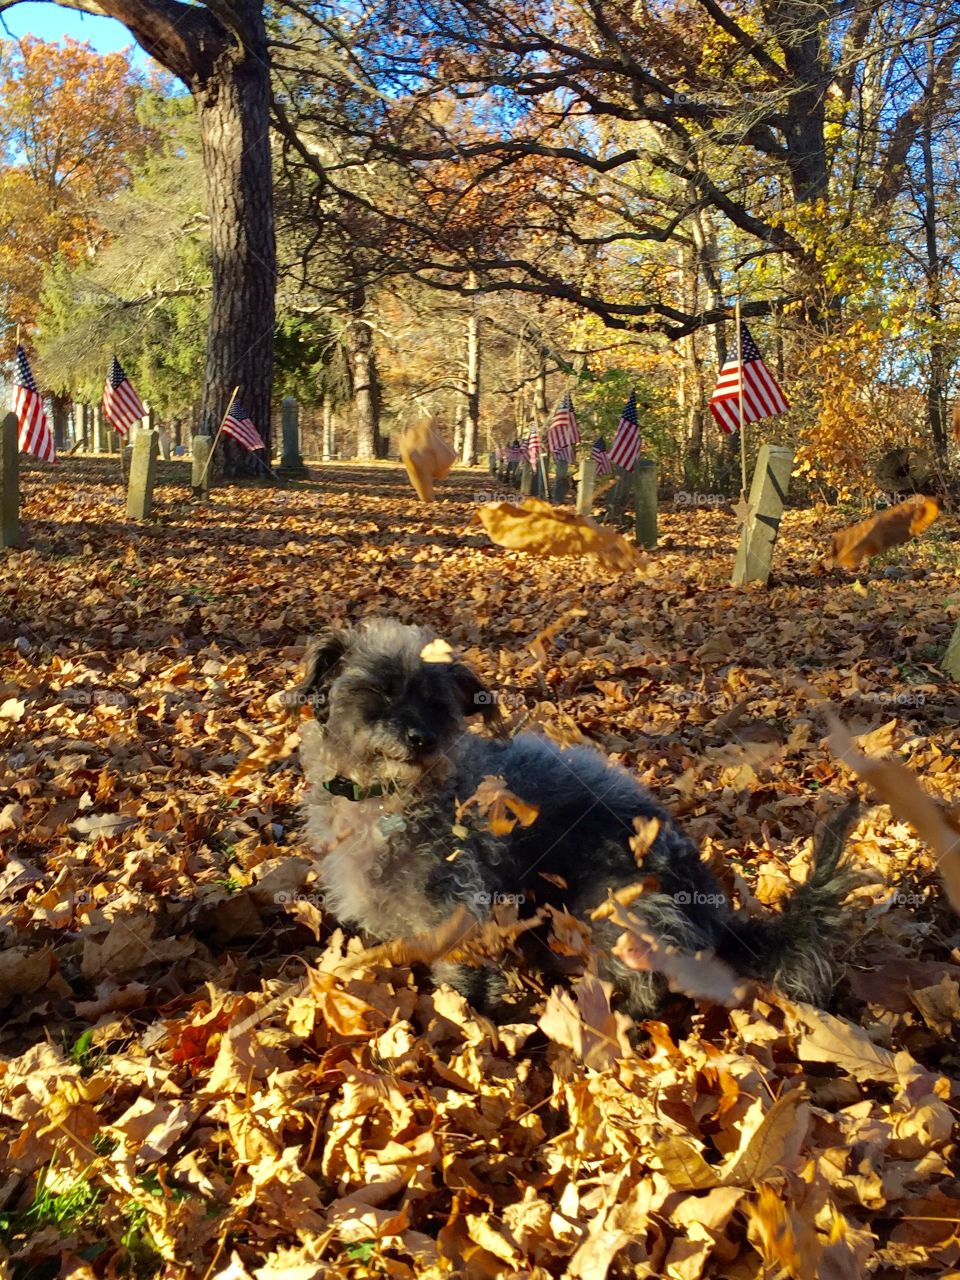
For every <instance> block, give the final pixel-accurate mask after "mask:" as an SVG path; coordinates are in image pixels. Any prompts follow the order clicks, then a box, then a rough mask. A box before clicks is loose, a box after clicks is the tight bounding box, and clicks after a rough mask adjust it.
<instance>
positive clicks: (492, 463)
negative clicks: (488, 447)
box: [487, 453, 497, 476]
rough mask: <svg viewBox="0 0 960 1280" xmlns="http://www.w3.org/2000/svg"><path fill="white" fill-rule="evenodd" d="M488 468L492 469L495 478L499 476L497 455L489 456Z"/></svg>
mask: <svg viewBox="0 0 960 1280" xmlns="http://www.w3.org/2000/svg"><path fill="white" fill-rule="evenodd" d="M487 466H488V467H489V469H490V474H491V475H492V476H495V475H496V474H497V455H496V454H495V453H488V454H487Z"/></svg>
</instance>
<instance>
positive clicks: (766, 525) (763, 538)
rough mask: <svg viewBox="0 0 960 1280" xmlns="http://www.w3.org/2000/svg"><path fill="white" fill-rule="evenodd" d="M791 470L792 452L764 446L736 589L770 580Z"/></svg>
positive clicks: (738, 561) (736, 565)
mask: <svg viewBox="0 0 960 1280" xmlns="http://www.w3.org/2000/svg"><path fill="white" fill-rule="evenodd" d="M792 470H793V450H792V449H787V448H784V447H783V446H782V445H776V444H765V445H761V447H760V455H759V457H758V458H757V467H756V470H755V471H754V473H753V483H752V484H751V486H750V498H749V502H750V514H749V515H748V517H747V519H746V521H745V523H744V526H743V532H742V534H741V536H740V549H739V550H738V552H737V559H736V562H735V563H734V566H733V584H734V586H742V585H743V584H744V583H745V582H764V583H765V582H766V581H767V579H768V578H769V576H770V565H771V563H772V561H773V548H774V547H775V546H776V543H777V534H778V533H779V531H780V519H781V517H782V515H783V508H784V504H785V503H786V500H787V493H788V492H789V489H790V472H791V471H792Z"/></svg>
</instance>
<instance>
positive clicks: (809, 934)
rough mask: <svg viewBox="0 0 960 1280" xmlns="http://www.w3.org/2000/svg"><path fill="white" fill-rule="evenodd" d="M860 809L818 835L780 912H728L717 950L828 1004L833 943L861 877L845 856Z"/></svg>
mask: <svg viewBox="0 0 960 1280" xmlns="http://www.w3.org/2000/svg"><path fill="white" fill-rule="evenodd" d="M859 813H860V806H859V804H858V803H857V802H856V801H854V802H852V803H850V804H848V805H845V806H844V808H843V809H841V810H839V811H838V812H837V813H836V814H835V815H834V816H833V817H832V818H831V819H830V820H829V822H827V823H825V824H824V826H823V828H822V830H821V831H820V834H819V835H818V837H817V840H816V843H815V846H814V853H813V868H812V870H811V872H810V876H809V878H808V879H807V880H806V882H805V883H804V884H802V885H800V886H799V887H798V888H797V889H796V890H794V892H793V893H792V894H791V895H790V897H789V898H787V900H786V902H785V904H784V907H783V910H782V911H781V912H780V914H779V915H777V916H774V915H772V914H770V915H768V916H767V917H766V918H758V919H754V918H751V917H748V916H746V915H745V914H743V913H736V914H733V915H732V916H728V917H727V919H726V920H725V921H724V924H725V926H726V927H725V928H724V929H723V930H722V934H723V936H722V937H721V938H720V939H719V942H718V946H717V952H718V954H719V955H720V956H721V957H722V958H723V959H724V960H727V961H728V962H729V963H730V964H732V965H733V966H734V967H735V968H736V969H737V970H738V971H739V972H740V973H744V974H749V975H750V976H752V977H756V978H760V979H762V980H763V981H764V982H769V983H772V984H774V985H776V986H778V987H779V988H780V989H781V990H782V991H784V992H785V993H786V994H787V995H788V996H791V997H792V998H793V999H795V1000H803V1001H805V1002H807V1003H809V1004H820V1005H822V1004H825V1003H826V1001H827V999H828V998H829V996H830V993H831V991H832V990H833V986H834V982H835V968H836V962H835V958H834V954H833V951H834V947H833V944H835V943H836V941H837V940H838V939H839V938H840V936H841V935H842V933H843V931H844V919H845V917H844V912H843V910H842V906H843V902H844V899H845V898H846V897H847V895H848V894H849V892H850V891H851V889H853V888H854V887H855V886H856V885H857V884H859V883H861V881H862V877H861V875H860V874H859V873H858V872H857V871H856V870H855V869H854V868H853V867H852V866H851V864H850V861H849V859H847V858H845V857H844V848H845V845H846V842H847V837H848V836H849V834H850V832H851V830H852V829H853V827H854V825H855V823H856V821H857V818H858V816H859Z"/></svg>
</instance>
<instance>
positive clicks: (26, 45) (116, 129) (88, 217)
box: [0, 36, 158, 325]
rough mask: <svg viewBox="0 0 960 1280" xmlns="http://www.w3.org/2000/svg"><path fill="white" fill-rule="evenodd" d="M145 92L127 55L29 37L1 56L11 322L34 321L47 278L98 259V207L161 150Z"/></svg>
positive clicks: (2, 181)
mask: <svg viewBox="0 0 960 1280" xmlns="http://www.w3.org/2000/svg"><path fill="white" fill-rule="evenodd" d="M143 93H144V85H143V84H142V83H141V81H140V80H139V79H138V78H137V77H136V76H135V75H134V73H133V71H132V69H131V65H130V59H129V57H128V55H127V54H126V53H110V54H99V53H95V52H94V51H93V50H92V49H91V47H90V46H89V45H88V44H81V43H78V42H77V41H75V40H70V39H66V40H64V42H63V44H62V45H56V44H49V43H47V42H45V41H43V40H38V39H35V38H34V37H31V36H28V37H26V38H25V39H24V40H21V41H19V42H18V43H17V44H16V45H13V44H8V45H4V46H3V49H2V54H0V294H2V297H3V310H4V313H5V314H6V316H7V317H8V318H9V319H10V320H11V321H13V322H17V323H21V324H26V325H29V324H30V323H31V322H32V321H33V319H34V316H35V314H36V310H37V305H38V302H39V297H40V290H41V285H42V281H43V277H44V272H45V271H47V270H49V268H50V267H51V266H52V265H53V263H54V261H55V259H56V258H57V256H58V255H60V256H61V257H62V258H63V259H64V260H65V261H66V262H68V263H70V262H77V261H80V260H82V259H83V258H85V257H89V256H92V254H93V253H94V251H95V250H96V248H97V246H98V245H99V244H100V242H101V238H102V234H103V233H102V228H101V227H100V226H99V225H98V223H97V220H96V218H95V217H94V216H93V209H94V206H95V204H96V202H97V201H98V200H101V199H102V198H103V197H105V196H109V195H111V194H113V193H114V192H116V191H118V190H119V189H120V188H122V187H123V186H125V185H126V184H127V182H128V181H129V179H130V174H131V171H132V169H133V167H134V166H135V165H136V164H137V163H138V162H139V161H141V160H142V159H143V157H144V155H145V154H146V153H147V152H148V151H149V150H150V149H151V148H152V147H154V146H156V145H157V142H158V139H157V137H156V135H155V134H154V132H153V130H152V129H151V128H150V127H149V126H148V125H145V124H143V123H141V121H140V119H139V118H138V114H137V106H138V103H139V101H140V99H141V97H142V95H143Z"/></svg>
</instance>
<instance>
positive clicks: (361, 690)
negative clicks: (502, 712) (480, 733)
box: [285, 618, 498, 786]
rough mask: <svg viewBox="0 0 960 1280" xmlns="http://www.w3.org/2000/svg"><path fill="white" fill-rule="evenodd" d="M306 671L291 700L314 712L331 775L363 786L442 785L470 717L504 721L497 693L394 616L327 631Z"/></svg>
mask: <svg viewBox="0 0 960 1280" xmlns="http://www.w3.org/2000/svg"><path fill="white" fill-rule="evenodd" d="M428 646H432V647H431V648H428ZM425 651H426V657H425V656H424V652H425ZM431 659H433V660H431ZM304 663H305V667H306V672H305V677H304V680H303V681H302V683H301V684H300V685H299V686H298V687H297V688H296V689H294V690H292V691H291V692H290V693H289V694H287V695H286V698H285V701H286V702H287V704H288V705H295V704H298V703H299V704H301V705H302V704H303V703H305V702H307V703H310V704H311V705H312V706H313V708H314V713H315V715H316V718H317V721H318V722H319V724H320V726H321V728H322V734H323V754H324V756H325V757H326V760H327V761H328V763H329V767H330V768H331V769H332V770H333V771H334V772H335V773H336V774H337V775H339V776H342V777H344V778H347V779H350V780H352V781H354V782H356V783H358V784H360V785H361V786H370V785H372V784H392V785H404V784H405V785H411V784H414V783H416V782H418V781H419V780H420V779H421V778H423V777H424V776H425V775H427V774H429V775H430V777H431V780H432V781H433V782H434V783H436V781H438V780H439V778H441V777H443V776H444V775H445V774H446V773H447V772H448V771H449V766H450V757H451V754H452V753H453V751H454V749H455V746H456V742H457V740H458V739H459V738H460V736H461V735H462V734H463V732H464V731H465V729H466V719H467V717H469V716H474V715H481V716H483V717H484V719H485V720H486V721H487V722H488V723H493V722H495V721H496V719H497V717H498V711H497V706H496V699H495V697H494V695H493V694H492V693H490V692H489V691H488V690H487V689H486V688H485V687H484V685H483V684H482V683H481V681H480V680H479V678H478V677H477V676H476V674H475V673H474V672H473V671H471V670H470V668H469V667H468V666H466V665H464V664H463V663H462V662H458V661H456V659H455V657H454V656H453V654H451V653H449V652H445V651H444V648H443V646H442V645H441V646H438V645H437V644H436V641H435V637H434V636H433V634H432V632H430V631H427V630H426V629H424V628H422V627H411V626H405V625H404V624H403V623H400V622H396V621H394V620H393V619H390V618H374V619H370V620H369V621H366V622H363V623H361V624H360V625H359V626H358V627H355V628H337V629H333V630H329V631H325V632H323V633H321V634H320V635H319V636H317V637H316V638H315V639H313V640H312V641H311V642H310V644H309V646H308V648H307V651H306V654H305V656H304Z"/></svg>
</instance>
